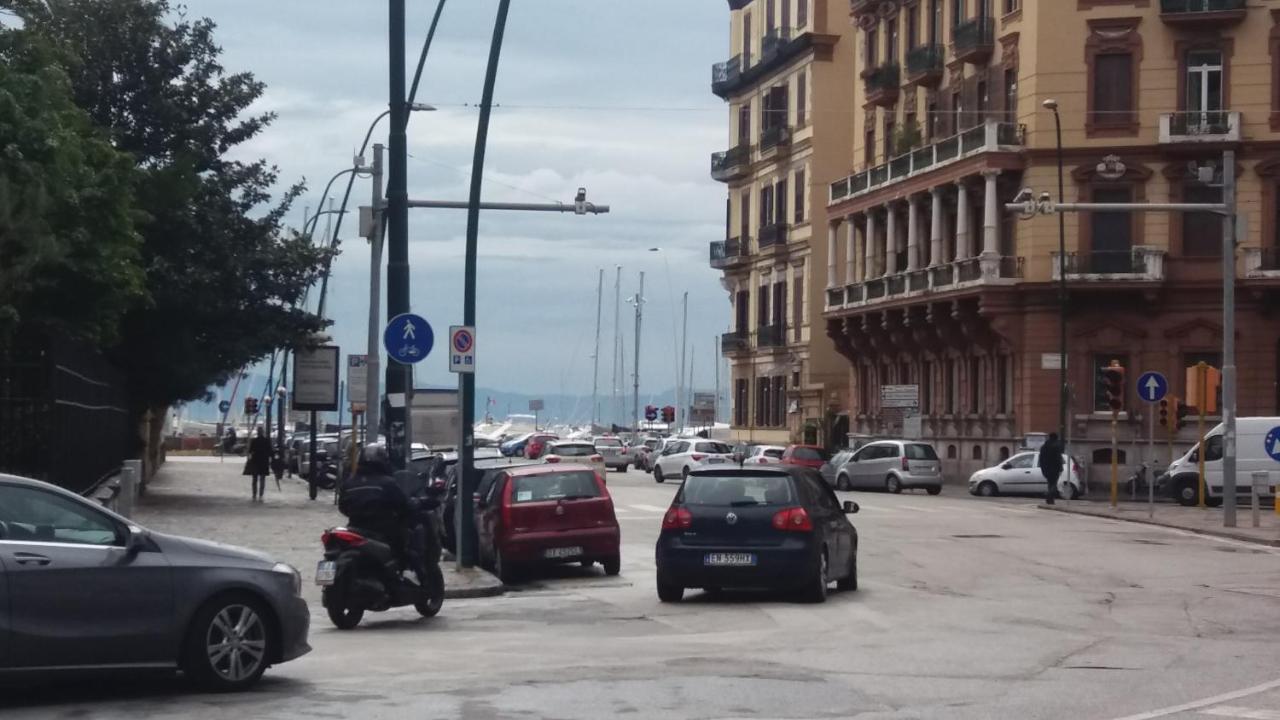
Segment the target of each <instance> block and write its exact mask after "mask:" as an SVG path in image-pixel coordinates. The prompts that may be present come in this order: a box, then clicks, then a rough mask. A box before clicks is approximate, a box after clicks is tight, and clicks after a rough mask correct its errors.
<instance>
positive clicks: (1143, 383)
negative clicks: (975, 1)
mask: <svg viewBox="0 0 1280 720" xmlns="http://www.w3.org/2000/svg"><path fill="white" fill-rule="evenodd" d="M1168 394H1169V381H1168V380H1167V379H1166V378H1165V376H1164V375H1161V374H1160V373H1158V372H1145V373H1142V376H1141V377H1139V378H1138V397H1140V398H1142V399H1143V400H1146V401H1147V402H1149V403H1155V402H1160V401H1161V400H1163V399H1164V396H1165V395H1168Z"/></svg>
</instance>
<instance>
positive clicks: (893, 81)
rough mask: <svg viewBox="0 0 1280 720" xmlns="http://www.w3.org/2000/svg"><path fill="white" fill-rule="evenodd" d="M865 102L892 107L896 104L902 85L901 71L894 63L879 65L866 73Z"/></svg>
mask: <svg viewBox="0 0 1280 720" xmlns="http://www.w3.org/2000/svg"><path fill="white" fill-rule="evenodd" d="M866 79H867V102H869V103H871V104H872V105H880V106H882V107H892V106H893V105H894V104H895V103H897V102H898V93H899V91H900V88H901V85H902V69H901V68H900V67H898V65H896V64H894V63H889V64H887V65H881V66H880V67H878V68H876V69H874V70H872V71H871V72H869V73H867V75H866Z"/></svg>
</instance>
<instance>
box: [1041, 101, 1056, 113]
mask: <svg viewBox="0 0 1280 720" xmlns="http://www.w3.org/2000/svg"><path fill="white" fill-rule="evenodd" d="M1041 104H1042V105H1044V108H1045V110H1052V111H1054V112H1057V111H1058V101H1057V100H1054V99H1053V98H1049V99H1047V100H1045V101H1044V102H1043V103H1041Z"/></svg>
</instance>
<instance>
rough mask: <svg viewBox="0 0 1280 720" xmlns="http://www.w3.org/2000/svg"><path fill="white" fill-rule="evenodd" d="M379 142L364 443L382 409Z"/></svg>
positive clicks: (373, 437)
mask: <svg viewBox="0 0 1280 720" xmlns="http://www.w3.org/2000/svg"><path fill="white" fill-rule="evenodd" d="M384 150H385V148H384V147H383V145H382V143H375V144H374V146H373V233H372V235H371V237H370V238H369V337H368V342H367V348H366V350H365V352H366V353H368V356H369V359H368V365H367V367H366V370H365V372H366V373H367V375H366V377H368V384H367V387H366V388H365V398H364V402H365V406H364V411H365V416H364V418H365V444H369V445H371V444H373V443H376V442H377V440H378V426H379V418H378V415H379V413H380V412H381V411H382V402H381V401H382V393H380V392H379V391H378V385H379V384H380V382H379V379H380V378H381V375H380V372H381V369H382V344H381V342H379V341H380V339H381V338H380V336H381V335H382V332H381V331H382V228H383V222H382V220H383V217H384V216H385V215H384V214H385V212H386V210H385V208H384V206H383V200H384V198H383V196H382V154H383V151H384Z"/></svg>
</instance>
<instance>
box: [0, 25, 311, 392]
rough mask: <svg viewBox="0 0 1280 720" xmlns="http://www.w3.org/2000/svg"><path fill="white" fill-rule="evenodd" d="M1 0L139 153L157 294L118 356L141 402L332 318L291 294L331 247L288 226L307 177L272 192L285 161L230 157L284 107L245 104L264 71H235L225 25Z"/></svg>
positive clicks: (80, 100) (222, 373)
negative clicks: (228, 64) (225, 60)
mask: <svg viewBox="0 0 1280 720" xmlns="http://www.w3.org/2000/svg"><path fill="white" fill-rule="evenodd" d="M0 6H7V7H9V8H10V9H11V10H13V11H14V12H15V13H17V14H18V15H19V16H20V17H21V18H22V19H23V22H24V24H25V27H26V30H27V31H28V32H32V33H37V34H39V35H40V36H42V37H43V38H46V39H48V40H49V41H50V42H52V43H55V44H56V45H57V46H58V47H59V48H62V49H63V50H64V51H65V54H66V57H67V58H68V59H67V60H66V62H65V63H64V67H63V70H64V71H65V72H66V74H67V75H68V76H69V77H70V81H71V87H72V88H73V92H74V97H75V100H76V104H77V105H79V106H80V107H81V108H84V110H85V111H86V112H87V113H88V114H89V116H90V118H91V119H92V120H93V122H94V123H95V124H96V125H98V126H99V127H102V128H104V129H106V130H107V131H108V132H109V133H110V137H111V138H112V141H113V143H114V144H115V146H116V147H117V148H118V149H120V150H123V151H125V152H127V153H129V154H131V155H132V156H133V159H134V162H135V166H136V181H135V184H136V188H137V201H138V204H139V206H140V207H141V208H142V209H143V210H145V212H146V215H147V218H146V220H145V222H143V223H142V224H141V226H140V231H141V234H142V237H143V245H142V265H143V269H144V271H145V273H146V288H147V291H148V296H147V300H146V302H145V303H141V304H139V305H138V306H136V307H135V308H133V309H132V310H131V311H130V312H128V313H127V314H126V316H125V318H124V321H123V324H122V338H121V342H120V343H119V344H118V345H117V346H116V348H115V349H114V351H113V355H114V357H116V358H117V359H118V361H119V363H120V364H121V365H122V367H123V368H124V369H125V370H126V372H127V374H128V376H129V379H130V383H131V385H132V388H131V389H132V391H133V393H134V397H135V399H136V400H137V401H138V402H139V403H140V405H141V406H144V407H159V406H164V405H167V404H170V403H172V402H175V401H180V400H192V399H196V398H199V397H201V396H202V395H203V394H204V393H205V389H206V388H207V387H208V386H210V385H211V384H214V383H218V382H221V381H223V380H225V379H226V378H227V377H228V376H230V375H231V374H232V373H234V372H236V371H237V370H238V369H239V368H241V367H243V366H245V365H247V364H249V363H252V362H254V361H256V360H258V359H260V358H262V357H263V356H265V355H267V354H268V353H270V352H271V351H272V350H274V349H275V348H278V347H282V346H286V345H290V344H295V343H298V342H300V341H301V340H302V339H303V338H304V337H305V336H307V335H308V334H310V333H313V332H315V331H318V330H319V329H321V328H322V326H323V323H322V321H320V320H319V319H318V318H316V317H315V316H313V315H311V314H309V313H306V312H305V311H304V310H302V309H300V308H297V307H296V306H295V302H296V301H297V300H298V299H299V298H300V297H301V295H302V293H303V292H304V290H305V289H306V288H307V287H308V286H309V285H310V284H311V283H312V282H313V281H314V280H315V279H316V277H317V275H318V273H319V272H320V270H321V269H322V268H323V267H324V262H325V257H326V253H325V251H323V250H321V249H317V248H315V247H313V246H312V244H311V243H310V241H309V238H305V237H302V236H299V235H297V234H295V233H291V232H289V231H287V230H286V229H285V227H284V225H283V219H284V216H285V214H286V213H287V212H288V210H289V208H290V206H291V204H292V203H293V201H294V200H295V199H296V198H297V196H298V194H299V193H300V192H301V191H302V187H301V186H300V185H295V186H293V187H290V188H288V189H287V190H286V191H285V192H284V193H283V194H282V195H281V196H280V197H279V198H278V199H273V197H272V189H273V187H274V186H275V185H276V182H277V178H278V171H277V169H276V168H275V167H273V166H270V165H268V164H267V163H266V162H265V161H261V160H258V161H245V160H240V159H235V158H234V157H232V155H233V154H237V149H238V148H240V153H239V154H243V149H242V148H241V146H243V144H244V143H245V142H246V141H249V140H251V139H252V138H254V137H255V136H257V135H258V134H259V133H261V132H262V131H263V130H264V129H265V128H266V127H267V126H268V125H269V124H270V123H271V121H272V120H273V119H274V116H273V115H272V114H269V113H265V114H263V113H259V114H253V113H252V112H251V111H250V108H251V106H252V105H253V103H254V102H255V101H257V100H258V99H259V98H260V97H261V96H262V93H263V89H264V87H263V84H262V83H260V82H258V81H257V80H256V79H255V78H254V77H253V76H252V75H251V74H249V73H233V74H229V73H227V71H226V70H225V69H224V68H223V66H222V65H221V63H220V56H221V48H219V47H218V45H217V44H216V43H215V42H214V39H213V32H214V28H215V26H214V23H213V22H212V21H210V20H208V19H197V20H190V19H188V18H186V17H185V15H184V14H183V13H182V11H181V8H176V9H175V8H174V7H171V6H170V4H169V2H168V0H0ZM108 29H109V30H108Z"/></svg>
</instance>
